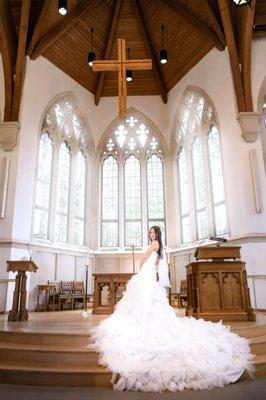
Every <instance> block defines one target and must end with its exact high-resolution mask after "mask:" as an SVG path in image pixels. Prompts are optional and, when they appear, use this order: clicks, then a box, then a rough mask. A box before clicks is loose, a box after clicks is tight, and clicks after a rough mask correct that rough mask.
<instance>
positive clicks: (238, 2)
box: [231, 0, 251, 8]
mask: <svg viewBox="0 0 266 400" xmlns="http://www.w3.org/2000/svg"><path fill="white" fill-rule="evenodd" d="M231 2H232V3H233V4H234V6H236V7H242V6H246V5H247V4H248V5H249V6H250V8H251V0H231Z"/></svg>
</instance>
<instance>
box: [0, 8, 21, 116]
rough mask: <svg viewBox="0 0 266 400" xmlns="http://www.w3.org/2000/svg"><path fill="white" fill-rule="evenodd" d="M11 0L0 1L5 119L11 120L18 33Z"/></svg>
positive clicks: (0, 44)
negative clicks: (10, 3)
mask: <svg viewBox="0 0 266 400" xmlns="http://www.w3.org/2000/svg"><path fill="white" fill-rule="evenodd" d="M9 6H10V5H9V1H8V0H2V1H0V51H1V53H2V59H3V68H4V79H5V109H4V121H10V118H11V110H12V97H13V86H14V72H15V71H14V65H15V59H16V48H17V42H16V33H15V29H14V25H13V21H12V15H11V11H10V8H9Z"/></svg>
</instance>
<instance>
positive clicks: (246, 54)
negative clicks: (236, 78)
mask: <svg viewBox="0 0 266 400" xmlns="http://www.w3.org/2000/svg"><path fill="white" fill-rule="evenodd" d="M255 7H256V0H252V2H251V7H242V9H241V8H240V9H239V14H238V17H239V19H238V25H239V46H240V61H241V75H242V82H243V89H244V96H245V104H246V111H253V102H252V91H251V43H252V34H253V24H254V13H255Z"/></svg>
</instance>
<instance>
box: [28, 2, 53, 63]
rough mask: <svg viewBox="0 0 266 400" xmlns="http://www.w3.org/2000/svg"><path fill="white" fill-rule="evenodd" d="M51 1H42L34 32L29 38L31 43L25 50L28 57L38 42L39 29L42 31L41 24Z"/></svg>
mask: <svg viewBox="0 0 266 400" xmlns="http://www.w3.org/2000/svg"><path fill="white" fill-rule="evenodd" d="M51 1H52V0H45V1H44V4H43V6H42V10H41V13H40V16H39V18H38V21H37V23H36V25H35V27H34V31H33V34H32V37H31V41H30V44H29V47H28V50H27V55H28V56H31V53H32V51H33V49H34V47H35V45H36V43H37V41H38V40H39V37H40V33H41V29H42V24H43V21H44V19H45V17H46V15H47V11H48V8H49V7H50V4H51Z"/></svg>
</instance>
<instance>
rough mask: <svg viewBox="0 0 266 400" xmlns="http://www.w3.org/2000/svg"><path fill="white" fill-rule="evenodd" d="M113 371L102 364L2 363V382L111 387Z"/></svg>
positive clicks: (0, 378)
mask: <svg viewBox="0 0 266 400" xmlns="http://www.w3.org/2000/svg"><path fill="white" fill-rule="evenodd" d="M111 378H112V373H111V372H109V371H107V370H106V369H104V368H101V367H100V366H94V367H93V368H92V367H86V368H85V367H83V368H74V367H71V368H70V367H66V366H65V365H61V364H54V365H53V366H43V367H40V366H39V367H37V366H36V365H30V364H25V363H16V364H13V363H12V364H6V363H5V365H3V364H0V382H1V383H9V384H10V383H12V384H18V385H34V386H73V387H82V386H86V387H111Z"/></svg>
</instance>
